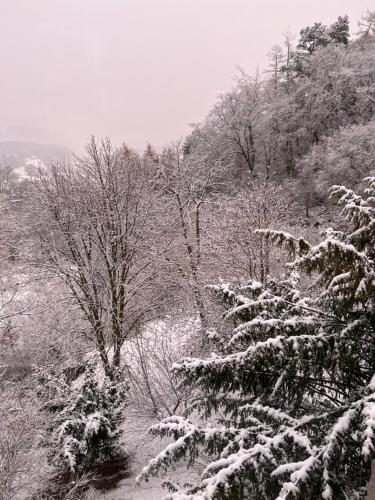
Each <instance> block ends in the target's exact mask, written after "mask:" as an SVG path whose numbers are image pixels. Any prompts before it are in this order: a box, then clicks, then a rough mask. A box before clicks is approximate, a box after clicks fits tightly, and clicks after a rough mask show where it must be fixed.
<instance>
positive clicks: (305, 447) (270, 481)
mask: <svg viewBox="0 0 375 500" xmlns="http://www.w3.org/2000/svg"><path fill="white" fill-rule="evenodd" d="M367 185H368V188H367V190H366V194H365V196H364V197H361V196H359V195H357V194H355V193H354V192H353V191H351V190H348V189H346V188H344V187H339V186H335V187H334V188H332V190H331V193H332V194H333V195H336V196H338V197H339V203H340V204H341V205H343V212H344V214H345V215H346V217H347V220H348V224H349V223H350V224H351V226H352V228H353V229H351V230H348V231H347V232H344V231H334V230H332V229H328V230H327V231H326V233H325V237H324V239H323V241H321V242H320V243H319V244H317V245H310V244H309V243H308V242H307V241H305V240H303V239H295V238H293V237H292V236H291V235H289V234H286V233H282V232H276V231H263V236H264V237H265V238H268V239H270V240H273V241H276V242H278V243H280V244H284V245H285V246H286V247H287V248H288V249H289V250H290V251H291V252H292V254H293V255H294V261H293V262H292V263H291V264H290V268H291V272H290V276H289V277H288V278H287V279H285V281H276V280H274V281H273V280H271V279H269V280H268V281H267V282H265V283H260V282H255V281H252V282H250V283H249V284H248V285H247V286H245V287H244V288H242V289H240V290H233V289H231V288H230V287H229V286H227V285H224V284H222V285H220V286H214V287H212V290H213V292H214V293H215V294H216V295H217V296H218V297H219V298H220V300H221V301H223V302H224V303H226V304H227V306H228V311H227V312H226V314H225V319H226V321H229V322H232V323H233V325H234V329H233V330H232V333H231V334H230V335H227V334H223V335H222V336H221V337H220V332H218V334H217V340H218V347H217V349H216V351H215V352H213V353H212V355H211V356H210V357H209V358H207V359H195V358H186V359H184V360H182V361H181V362H179V363H178V364H176V365H175V366H174V372H175V374H177V375H179V376H180V377H181V378H182V381H183V383H185V384H187V385H190V386H195V387H196V388H197V397H196V399H195V400H193V401H192V403H191V407H190V413H189V412H187V414H186V415H185V416H184V417H181V416H180V417H177V416H173V417H169V418H166V419H164V420H163V421H162V422H160V423H159V424H157V425H155V426H153V427H152V428H151V433H153V434H159V435H162V436H172V437H173V438H174V439H175V441H174V442H172V443H171V444H170V445H168V447H167V448H166V449H164V450H163V451H162V452H161V453H160V454H159V455H158V456H157V457H156V458H154V459H153V460H152V461H151V462H150V463H149V464H148V466H147V467H145V468H144V470H143V471H142V473H141V475H140V478H139V479H142V478H143V479H147V478H148V477H149V476H150V475H156V474H158V472H159V471H160V470H161V469H166V468H168V467H169V466H172V465H174V464H175V463H176V462H177V461H178V460H180V459H184V458H186V459H187V460H188V463H192V462H194V460H195V459H196V457H197V456H198V455H199V454H200V453H201V452H204V453H206V454H208V455H210V456H211V463H210V464H209V465H208V466H207V467H206V468H205V470H204V471H203V473H202V475H201V479H200V481H198V482H197V483H196V484H193V485H190V486H186V485H185V486H184V487H180V486H178V485H176V484H173V485H172V484H170V488H171V490H172V493H171V494H170V495H169V496H168V497H167V498H169V499H182V498H183V499H184V500H189V499H190V500H193V499H196V500H198V499H200V500H203V499H205V500H211V499H212V500H214V499H231V500H233V499H236V500H237V499H238V500H240V499H245V498H246V499H247V498H249V499H250V498H252V499H257V500H272V499H277V500H286V499H288V500H289V499H292V498H296V499H301V500H302V499H304V500H313V499H317V498H323V499H325V500H330V499H331V500H341V499H342V500H344V499H359V498H364V495H365V493H366V484H367V482H368V479H369V476H370V462H371V460H372V459H373V458H374V457H375V451H374V445H375V437H374V430H375V342H374V340H375V178H370V179H367ZM299 273H303V274H306V275H307V276H311V277H312V278H314V279H312V280H311V283H312V285H311V294H310V295H309V296H304V294H303V293H302V292H301V288H300V287H299ZM197 412H198V413H199V414H200V416H201V418H200V420H199V421H198V422H197V421H196V420H195V418H194V420H193V419H192V418H191V414H193V413H194V417H195V415H196V413H197ZM189 415H190V418H189ZM218 415H220V416H221V418H220V419H219V418H218Z"/></svg>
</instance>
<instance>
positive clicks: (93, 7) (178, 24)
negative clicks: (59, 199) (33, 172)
mask: <svg viewBox="0 0 375 500" xmlns="http://www.w3.org/2000/svg"><path fill="white" fill-rule="evenodd" d="M286 5H287V6H288V8H286ZM2 7H3V9H2V16H1V19H0V40H1V44H0V47H1V48H0V53H1V61H2V63H1V64H2V70H1V79H0V88H1V110H2V113H1V119H0V140H20V141H35V142H41V143H54V144H62V145H65V146H68V147H72V148H78V147H79V146H80V145H82V144H84V143H85V142H86V141H87V140H88V138H89V136H90V135H91V134H94V135H96V136H99V137H100V136H109V137H111V138H112V139H113V141H114V142H116V143H121V142H126V143H128V144H129V145H130V146H132V147H135V148H138V149H142V148H144V146H145V145H146V143H148V142H151V143H152V144H154V145H156V146H157V147H161V146H163V145H165V144H167V143H169V142H170V141H172V140H175V139H178V138H179V137H181V136H183V135H186V134H187V133H188V132H189V125H188V124H189V123H191V122H198V121H201V120H203V118H204V117H205V115H206V114H207V112H208V111H209V109H210V107H211V106H212V105H213V103H214V102H215V99H216V98H217V94H218V93H219V92H221V91H225V90H228V89H229V88H230V87H231V86H232V84H233V78H234V76H235V74H236V67H238V66H239V67H242V68H243V69H245V70H246V71H248V72H250V73H254V72H255V71H256V68H257V66H259V67H261V68H264V67H265V65H266V59H267V53H268V52H269V50H270V48H271V46H272V45H274V44H276V43H282V41H283V33H285V31H287V30H288V29H289V30H290V31H291V32H292V33H294V34H295V35H298V33H299V31H300V29H301V28H303V27H304V26H306V25H311V24H313V23H314V22H315V21H321V22H323V23H326V24H330V23H332V22H334V21H335V20H336V18H337V17H338V16H339V15H344V14H348V15H349V17H350V20H351V27H352V30H354V31H355V29H356V26H357V21H358V20H359V19H360V17H361V14H362V13H364V12H365V11H366V9H367V8H369V7H370V4H369V2H368V1H362V0H357V1H356V2H353V1H348V0H333V1H330V2H323V1H321V0H319V1H315V2H313V3H312V2H309V1H307V0H302V1H301V0H298V1H297V0H289V1H288V2H280V1H277V0H267V1H259V0H254V1H252V2H250V1H249V0H231V1H229V0H200V1H199V2H198V0H195V1H194V0H190V1H188V0H178V1H177V0H154V1H151V0H107V1H104V0H80V1H77V0H64V1H62V0H33V1H32V2H30V1H27V0H3V1H2ZM271 14H272V15H271Z"/></svg>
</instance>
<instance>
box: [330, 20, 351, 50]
mask: <svg viewBox="0 0 375 500" xmlns="http://www.w3.org/2000/svg"><path fill="white" fill-rule="evenodd" d="M328 36H329V38H330V39H331V40H332V42H333V43H342V44H343V45H345V47H346V46H347V45H348V43H349V37H350V32H349V17H348V16H346V15H345V16H339V17H338V19H337V21H336V22H335V23H334V24H333V25H332V26H331V27H330V29H329V31H328Z"/></svg>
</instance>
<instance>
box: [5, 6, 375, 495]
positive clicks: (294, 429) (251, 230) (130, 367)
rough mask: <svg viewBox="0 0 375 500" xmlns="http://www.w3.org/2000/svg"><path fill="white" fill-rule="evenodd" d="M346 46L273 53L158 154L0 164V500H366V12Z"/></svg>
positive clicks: (373, 297)
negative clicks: (125, 487) (257, 70)
mask: <svg viewBox="0 0 375 500" xmlns="http://www.w3.org/2000/svg"><path fill="white" fill-rule="evenodd" d="M358 26H359V27H358V32H357V33H356V34H350V31H349V19H348V17H347V16H340V17H338V19H337V20H336V21H335V22H333V24H331V25H329V26H326V25H323V24H322V23H319V22H315V23H314V24H313V25H312V26H309V27H305V28H303V29H302V30H301V31H300V34H299V36H298V37H293V36H292V35H291V34H290V33H286V34H285V38H284V40H282V41H281V43H280V45H275V46H273V47H272V48H271V49H270V52H269V56H268V63H267V70H265V71H264V72H262V73H258V74H256V75H248V74H247V73H246V72H244V71H242V70H241V71H238V74H237V76H236V78H235V83H234V86H233V88H232V89H230V90H228V91H227V92H225V93H223V94H222V95H220V97H219V98H218V100H217V102H216V104H215V105H214V106H213V108H212V109H211V110H210V112H209V113H208V115H207V117H206V118H205V120H204V121H203V122H202V123H196V124H194V125H192V128H191V132H190V134H189V135H188V136H187V137H186V138H184V139H180V140H178V141H176V142H173V143H171V145H170V146H169V147H167V148H165V149H163V150H162V151H157V149H156V148H154V147H153V146H152V145H151V144H149V145H148V146H147V148H146V149H145V151H144V152H143V153H139V152H138V151H136V150H135V149H132V148H131V145H127V144H125V143H124V144H122V145H121V146H120V147H117V146H115V145H114V144H113V143H112V142H111V140H110V139H108V138H105V139H97V138H94V137H92V138H91V140H90V141H89V143H88V144H87V147H86V149H85V153H84V154H82V155H74V154H68V153H67V152H66V151H65V150H63V148H61V149H60V150H59V151H58V152H56V151H54V152H53V156H54V158H53V161H51V162H49V161H48V155H47V150H46V151H45V152H46V155H45V157H43V158H39V160H41V161H38V159H36V157H34V156H33V157H32V158H31V159H29V160H27V161H26V157H27V154H26V153H24V152H23V151H24V147H25V146H24V145H23V146H22V147H21V146H20V151H21V152H20V153H19V156H16V155H14V154H13V153H12V152H11V146H10V145H9V144H8V145H3V149H2V150H0V210H1V225H0V231H1V246H0V253H1V261H0V262H1V264H0V265H1V291H0V341H1V344H0V345H1V350H0V388H1V395H2V397H1V401H0V423H1V425H0V500H9V499H25V500H26V499H28V500H42V499H59V500H62V499H65V500H69V499H70V500H72V499H82V500H83V499H86V500H94V499H99V498H113V499H115V498H116V499H117V498H124V499H126V498H132V499H138V498H139V499H141V498H143V499H153V498H155V499H156V498H166V499H170V500H172V499H174V500H177V499H178V500H183V499H184V500H189V499H190V500H203V499H205V500H219V499H223V500H224V499H228V500H242V499H245V500H246V499H256V500H272V499H277V500H290V499H300V500H309V499H310V500H316V499H318V498H323V499H326V500H330V499H331V500H341V499H342V500H344V499H353V500H354V499H360V498H365V497H366V494H367V487H368V484H369V481H370V476H371V463H372V460H373V459H375V450H374V446H375V435H374V432H375V342H374V338H375V11H368V12H367V13H365V14H364V15H363V18H362V19H361V20H360V22H359V24H358ZM124 139H126V138H124ZM172 139H173V138H172ZM147 429H148V432H146V430H147ZM155 436H157V437H159V438H160V439H159V438H158V439H155ZM135 476H137V478H136V481H137V484H138V486H136V487H134V488H133V487H130V490H129V489H128V490H127V491H125V490H121V484H123V482H124V481H125V482H126V481H127V482H126V484H127V485H129V484H130V483H133V482H134V481H135ZM159 476H160V477H163V478H164V479H165V481H164V482H163V487H164V488H165V490H164V493H163V491H162V490H161V483H160V482H158V483H155V482H154V483H153V482H152V481H157V479H154V478H155V477H159ZM148 481H149V482H150V483H148ZM147 484H151V485H155V484H156V485H157V486H155V487H154V486H153V487H152V488H151V489H147V487H146V486H145V485H147ZM116 488H117V490H116ZM145 488H146V489H145ZM107 490H110V492H111V491H112V493H108V491H107ZM106 491H107V493H106ZM116 491H117V493H116ZM111 494H113V496H110V495H111ZM108 495H109V496H108ZM116 495H117V496H116Z"/></svg>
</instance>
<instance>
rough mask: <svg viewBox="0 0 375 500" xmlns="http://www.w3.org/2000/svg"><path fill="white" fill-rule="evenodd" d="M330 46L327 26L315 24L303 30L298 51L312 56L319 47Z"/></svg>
mask: <svg viewBox="0 0 375 500" xmlns="http://www.w3.org/2000/svg"><path fill="white" fill-rule="evenodd" d="M328 44H329V38H328V36H327V26H325V25H324V24H322V23H314V25H313V26H307V27H306V28H303V29H302V30H301V32H300V39H299V42H298V45H297V49H298V50H302V51H304V52H307V53H309V54H312V53H313V52H315V50H316V49H317V48H318V47H325V46H327V45H328Z"/></svg>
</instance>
